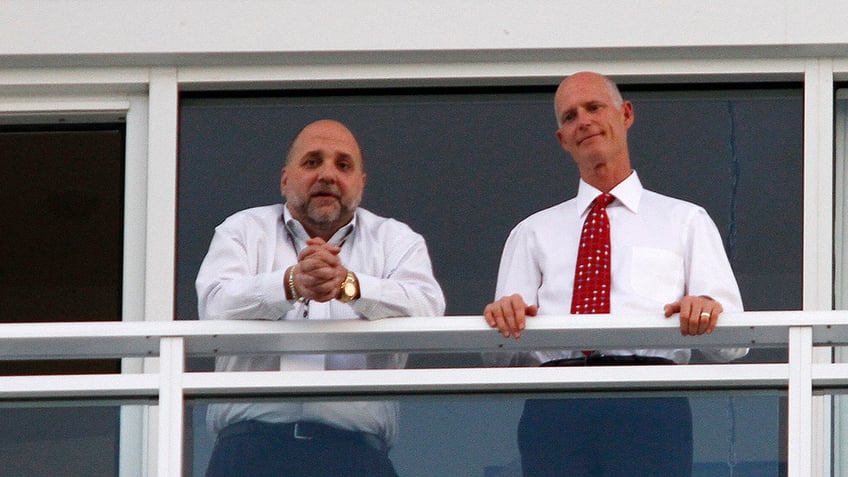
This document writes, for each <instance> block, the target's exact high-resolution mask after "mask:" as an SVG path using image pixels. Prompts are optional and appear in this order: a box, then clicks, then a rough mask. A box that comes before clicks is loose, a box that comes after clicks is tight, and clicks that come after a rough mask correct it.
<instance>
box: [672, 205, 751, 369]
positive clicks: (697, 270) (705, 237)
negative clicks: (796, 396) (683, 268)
mask: <svg viewBox="0 0 848 477" xmlns="http://www.w3.org/2000/svg"><path fill="white" fill-rule="evenodd" d="M688 231H689V232H690V233H689V236H688V237H687V239H688V241H689V247H690V254H689V258H688V262H687V285H686V287H687V290H686V294H687V295H706V296H709V297H711V298H712V299H714V300H716V301H717V302H719V303H721V306H722V308H723V309H724V311H725V312H740V311H743V305H742V295H741V293H740V292H739V286H738V285H737V283H736V277H735V276H734V274H733V270H732V268H731V266H730V262H729V260H728V259H727V254H726V253H725V251H724V245H723V242H722V240H721V235H720V234H719V232H718V228H717V227H716V225H715V223H714V222H713V221H712V219H710V217H709V215H708V214H707V212H706V211H705V210H704V209H702V208H698V209H697V211H696V213H695V214H694V216H693V218H692V224H691V227H688ZM722 319H723V318H719V323H718V326H721V320H722ZM699 351H701V353H702V354H703V355H704V356H705V357H706V358H707V359H709V360H711V361H718V362H728V361H731V360H734V359H738V358H741V357H743V356H745V355H746V354H748V348H723V349H717V348H706V349H700V350H699Z"/></svg>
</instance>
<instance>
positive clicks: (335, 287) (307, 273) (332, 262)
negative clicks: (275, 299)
mask: <svg viewBox="0 0 848 477" xmlns="http://www.w3.org/2000/svg"><path fill="white" fill-rule="evenodd" d="M339 252H341V247H339V246H337V245H331V244H329V243H327V242H325V241H324V240H323V239H321V238H318V237H315V238H311V239H309V240H307V241H306V248H304V249H303V250H301V252H300V254H298V256H297V268H296V269H295V273H294V287H295V289H296V290H297V293H298V294H299V295H300V296H301V297H303V298H305V299H307V300H315V301H317V302H325V301H330V300H332V299H334V298H338V296H339V293H340V290H341V284H342V282H343V281H344V279H345V277H346V276H347V268H345V267H344V266H343V265H342V261H341V259H340V258H339Z"/></svg>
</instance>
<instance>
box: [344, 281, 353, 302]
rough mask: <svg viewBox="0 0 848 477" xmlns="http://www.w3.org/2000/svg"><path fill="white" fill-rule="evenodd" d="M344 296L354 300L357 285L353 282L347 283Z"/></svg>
mask: <svg viewBox="0 0 848 477" xmlns="http://www.w3.org/2000/svg"><path fill="white" fill-rule="evenodd" d="M344 294H345V296H347V297H349V298H353V297H354V295H356V285H354V284H353V283H351V282H348V283H345V286H344Z"/></svg>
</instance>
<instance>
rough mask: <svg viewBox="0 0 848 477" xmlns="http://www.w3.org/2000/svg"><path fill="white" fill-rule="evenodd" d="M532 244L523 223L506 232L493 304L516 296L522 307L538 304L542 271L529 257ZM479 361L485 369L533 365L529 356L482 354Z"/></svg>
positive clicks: (496, 353)
mask: <svg viewBox="0 0 848 477" xmlns="http://www.w3.org/2000/svg"><path fill="white" fill-rule="evenodd" d="M532 241H533V236H532V234H531V233H530V228H528V227H526V226H525V225H524V224H523V223H521V224H518V225H517V226H516V227H515V228H514V229H512V232H510V234H509V237H507V239H506V244H505V245H504V248H503V253H502V254H501V262H500V266H499V267H498V282H497V286H496V287H495V297H494V299H495V300H498V299H500V298H501V297H503V296H509V295H512V294H514V293H518V294H519V295H521V297H522V298H523V299H524V303H526V304H528V305H538V304H539V295H538V290H539V287H540V286H541V284H542V271H541V268H540V267H539V266H538V259H537V258H536V257H535V255H534V254H533V245H532ZM481 358H482V360H483V364H485V365H487V366H516V365H520V364H530V363H532V362H533V359H532V353H529V352H521V353H515V352H507V351H501V352H484V353H482V354H481ZM534 364H538V363H534Z"/></svg>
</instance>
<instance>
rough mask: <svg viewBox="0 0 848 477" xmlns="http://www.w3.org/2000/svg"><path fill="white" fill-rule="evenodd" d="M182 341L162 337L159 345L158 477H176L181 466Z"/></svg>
mask: <svg viewBox="0 0 848 477" xmlns="http://www.w3.org/2000/svg"><path fill="white" fill-rule="evenodd" d="M184 371H185V342H184V340H183V338H182V337H163V338H162V339H161V341H160V345H159V376H160V378H159V379H160V381H159V429H158V432H159V439H158V445H157V449H158V465H157V474H156V475H157V476H158V477H180V476H181V475H182V467H183V420H184V419H183V409H184V402H183V401H184V399H183V397H184V393H183V386H182V378H183V372H184Z"/></svg>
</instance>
